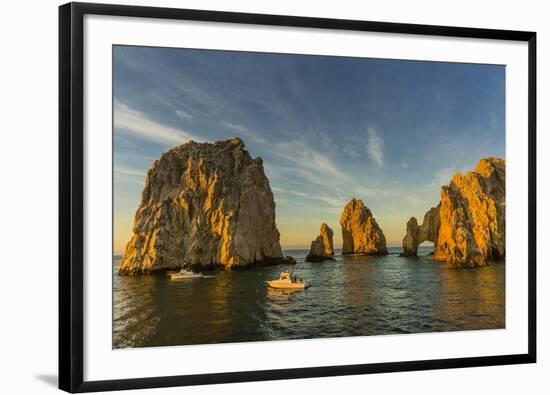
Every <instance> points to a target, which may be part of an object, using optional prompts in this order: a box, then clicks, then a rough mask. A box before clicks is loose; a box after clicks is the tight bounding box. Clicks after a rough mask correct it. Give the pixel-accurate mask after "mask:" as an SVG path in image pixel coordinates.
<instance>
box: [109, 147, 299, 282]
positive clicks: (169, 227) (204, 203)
mask: <svg viewBox="0 0 550 395" xmlns="http://www.w3.org/2000/svg"><path fill="white" fill-rule="evenodd" d="M277 263H292V261H291V260H289V259H286V258H283V255H282V252H281V246H280V243H279V232H278V230H277V227H276V224H275V202H274V200H273V194H272V192H271V188H270V186H269V182H268V180H267V177H266V176H265V174H264V170H263V163H262V159H261V158H256V159H252V158H251V157H250V155H249V153H248V152H247V151H246V150H245V149H244V143H243V142H242V141H241V140H240V139H238V138H235V139H232V140H227V141H219V142H216V143H213V144H210V143H196V142H193V141H191V142H189V143H187V144H183V145H180V146H177V147H175V148H173V149H171V150H169V151H168V152H165V153H164V154H162V156H161V157H160V159H159V160H156V161H155V162H154V164H153V166H152V167H151V168H150V169H149V171H148V172H147V177H146V181H145V188H144V189H143V192H142V194H141V203H140V205H139V208H138V210H137V212H136V215H135V219H134V226H133V236H132V238H131V240H130V241H129V243H128V244H127V246H126V250H125V253H124V256H123V258H122V261H121V265H120V270H119V274H122V275H133V274H147V273H154V272H163V271H167V270H173V269H177V268H180V267H182V266H184V265H189V266H190V267H191V268H193V269H195V270H197V269H204V268H225V269H233V268H242V267H246V266H251V265H268V264H277Z"/></svg>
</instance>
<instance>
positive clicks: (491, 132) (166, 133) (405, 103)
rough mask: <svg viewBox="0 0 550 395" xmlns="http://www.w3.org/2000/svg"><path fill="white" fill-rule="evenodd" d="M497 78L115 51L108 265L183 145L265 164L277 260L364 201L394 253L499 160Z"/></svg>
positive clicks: (411, 67)
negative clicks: (234, 143) (162, 164)
mask: <svg viewBox="0 0 550 395" xmlns="http://www.w3.org/2000/svg"><path fill="white" fill-rule="evenodd" d="M504 93H505V68H504V66H499V65H478V64H459V63H443V62H421V61H406V60H384V59H369V58H351V57H332V56H312V55H292V54H271V53H257V52H256V53H254V52H238V51H211V50H193V49H175V48H152V47H127V46H115V47H114V49H113V100H114V114H113V120H114V122H113V123H114V125H113V126H114V130H113V144H114V146H113V149H114V169H113V171H114V252H115V254H121V253H122V252H123V251H124V247H125V245H126V243H127V242H128V240H129V239H130V237H131V229H132V223H133V218H134V214H135V211H136V209H137V208H138V205H139V200H140V194H141V190H142V189H143V186H144V181H145V174H146V171H147V169H148V168H149V167H150V166H151V165H152V163H153V161H154V160H156V159H158V158H159V157H160V155H161V153H163V152H165V151H167V150H168V149H170V148H172V147H174V146H176V145H179V144H183V143H186V142H187V141H189V140H194V141H199V142H214V141H218V140H225V139H228V138H231V137H234V136H238V137H240V138H241V139H242V140H243V141H244V143H245V145H246V149H247V150H248V152H249V153H250V155H251V156H252V157H258V156H260V157H261V158H262V159H263V163H264V170H265V173H266V175H267V177H268V179H269V182H270V185H271V189H272V191H273V194H274V197H275V203H276V222H277V227H278V229H279V232H280V233H281V246H282V247H283V249H287V250H288V249H292V248H307V247H309V245H310V243H311V241H312V240H313V239H314V238H315V237H316V236H317V235H318V234H319V228H320V225H321V223H322V222H326V223H328V225H329V226H330V227H331V228H332V229H333V230H334V244H335V247H336V248H338V247H339V246H341V243H342V236H341V231H340V225H339V218H340V214H341V212H342V209H343V207H344V206H345V204H346V203H347V202H348V201H349V200H350V199H351V198H353V197H355V198H357V199H362V200H363V202H364V203H365V205H366V206H367V207H369V208H370V209H371V211H372V213H373V215H374V217H375V218H376V221H377V222H378V224H379V225H380V227H381V228H382V230H383V232H384V234H385V236H386V240H387V242H388V245H389V246H398V245H401V241H402V239H403V237H404V235H405V230H406V222H407V221H408V219H409V218H410V217H411V216H415V217H417V218H418V219H419V222H421V221H422V218H423V216H424V213H425V212H426V211H427V210H428V209H429V208H430V207H432V206H435V205H437V203H438V202H439V197H440V190H441V186H442V185H445V184H448V183H449V182H450V180H451V177H452V176H453V174H455V173H456V172H458V171H460V172H466V171H469V170H472V169H473V168H474V167H475V165H476V163H477V162H478V161H479V159H481V158H484V157H488V156H496V157H500V158H505V156H504V154H505V94H504Z"/></svg>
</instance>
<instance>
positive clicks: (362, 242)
mask: <svg viewBox="0 0 550 395" xmlns="http://www.w3.org/2000/svg"><path fill="white" fill-rule="evenodd" d="M340 225H341V226H342V239H343V245H342V254H364V255H385V254H387V253H388V249H387V247H386V237H385V236H384V233H383V232H382V229H380V227H379V226H378V224H377V223H376V220H375V219H374V217H373V216H372V213H371V211H370V210H369V209H368V208H367V207H366V206H365V205H364V204H363V201H362V200H358V199H355V198H354V199H352V200H351V201H350V202H349V203H348V204H346V207H344V211H343V212H342V215H341V216H340Z"/></svg>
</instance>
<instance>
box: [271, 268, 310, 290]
mask: <svg viewBox="0 0 550 395" xmlns="http://www.w3.org/2000/svg"><path fill="white" fill-rule="evenodd" d="M265 283H266V284H267V285H268V286H270V287H271V288H275V289H306V288H307V287H309V284H306V283H304V282H303V281H302V279H297V278H296V277H294V278H292V276H291V275H290V273H289V271H288V270H285V271H283V272H282V273H281V275H280V276H279V279H278V280H269V281H266V282H265Z"/></svg>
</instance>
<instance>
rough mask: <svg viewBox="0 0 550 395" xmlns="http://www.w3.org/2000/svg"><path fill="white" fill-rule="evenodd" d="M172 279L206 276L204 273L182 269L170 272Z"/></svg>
mask: <svg viewBox="0 0 550 395" xmlns="http://www.w3.org/2000/svg"><path fill="white" fill-rule="evenodd" d="M168 275H169V276H170V280H179V279H184V278H199V277H204V276H203V274H202V273H194V272H193V271H191V270H187V269H181V270H180V271H179V272H173V273H168Z"/></svg>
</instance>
